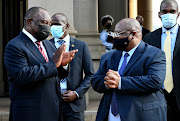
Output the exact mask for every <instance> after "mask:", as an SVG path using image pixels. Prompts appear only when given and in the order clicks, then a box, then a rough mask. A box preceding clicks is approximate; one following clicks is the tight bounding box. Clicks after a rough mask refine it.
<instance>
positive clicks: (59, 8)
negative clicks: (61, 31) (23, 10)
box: [27, 0, 77, 38]
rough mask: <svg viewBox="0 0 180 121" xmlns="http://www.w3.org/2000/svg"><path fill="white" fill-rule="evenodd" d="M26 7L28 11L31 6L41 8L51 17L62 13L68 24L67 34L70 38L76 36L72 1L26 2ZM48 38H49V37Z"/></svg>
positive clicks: (41, 0)
mask: <svg viewBox="0 0 180 121" xmlns="http://www.w3.org/2000/svg"><path fill="white" fill-rule="evenodd" d="M27 6H28V9H29V8H31V7H33V6H39V7H43V8H45V9H47V10H48V12H49V13H50V15H51V16H52V15H53V14H55V13H64V14H65V15H66V16H67V18H68V21H69V24H70V28H69V30H68V32H69V33H70V35H71V36H75V35H76V34H77V31H76V30H75V28H74V24H73V22H74V18H73V16H74V15H73V14H74V13H73V0H51V1H49V0H28V4H27ZM49 38H51V36H50V37H49Z"/></svg>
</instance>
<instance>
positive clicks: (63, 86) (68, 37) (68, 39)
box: [54, 34, 79, 98]
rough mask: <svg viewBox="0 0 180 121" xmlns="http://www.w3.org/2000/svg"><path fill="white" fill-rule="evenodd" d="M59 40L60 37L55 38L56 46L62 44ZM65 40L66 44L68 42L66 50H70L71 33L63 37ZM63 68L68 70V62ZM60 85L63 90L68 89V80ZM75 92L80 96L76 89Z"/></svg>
mask: <svg viewBox="0 0 180 121" xmlns="http://www.w3.org/2000/svg"><path fill="white" fill-rule="evenodd" d="M59 40H60V39H59V38H54V42H55V43H54V44H55V46H56V48H58V47H59V46H60V44H59V42H58V41H59ZM63 40H64V41H65V44H66V52H69V45H70V36H69V34H68V35H67V36H66V37H65V38H63ZM63 68H64V69H65V70H67V68H68V64H67V65H66V66H63ZM60 86H61V92H65V91H67V80H65V81H63V82H60ZM74 92H75V93H76V95H77V97H78V98H79V94H78V93H77V92H76V91H74Z"/></svg>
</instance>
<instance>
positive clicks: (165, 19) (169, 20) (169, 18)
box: [161, 13, 177, 28]
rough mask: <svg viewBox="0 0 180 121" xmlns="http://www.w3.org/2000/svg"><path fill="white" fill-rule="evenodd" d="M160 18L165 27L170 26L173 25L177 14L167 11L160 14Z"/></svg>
mask: <svg viewBox="0 0 180 121" xmlns="http://www.w3.org/2000/svg"><path fill="white" fill-rule="evenodd" d="M161 20H162V24H163V26H164V27H165V28H172V27H173V26H174V25H176V20H177V14H171V13H168V14H164V15H161Z"/></svg>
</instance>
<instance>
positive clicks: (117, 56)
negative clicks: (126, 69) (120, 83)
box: [111, 50, 122, 71]
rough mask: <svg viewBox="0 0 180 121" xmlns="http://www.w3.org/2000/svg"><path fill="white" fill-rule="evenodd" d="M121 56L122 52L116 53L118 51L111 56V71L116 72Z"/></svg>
mask: <svg viewBox="0 0 180 121" xmlns="http://www.w3.org/2000/svg"><path fill="white" fill-rule="evenodd" d="M121 56H122V51H118V50H117V51H116V52H115V53H114V55H113V56H112V61H111V69H112V70H114V71H118V65H119V61H120V59H121Z"/></svg>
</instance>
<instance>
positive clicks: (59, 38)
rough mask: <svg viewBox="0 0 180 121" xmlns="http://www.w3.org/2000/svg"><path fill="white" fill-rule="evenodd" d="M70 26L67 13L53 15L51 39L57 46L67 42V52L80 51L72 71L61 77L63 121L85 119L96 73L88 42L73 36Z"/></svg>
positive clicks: (71, 63)
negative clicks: (91, 86) (89, 92)
mask: <svg viewBox="0 0 180 121" xmlns="http://www.w3.org/2000/svg"><path fill="white" fill-rule="evenodd" d="M69 26H70V25H69V23H68V18H67V17H66V15H65V14H63V13H56V14H54V15H53V16H52V17H51V33H52V36H53V37H54V38H52V39H51V40H50V41H51V42H52V43H53V44H54V45H55V47H56V48H59V46H61V44H62V43H65V44H66V52H68V51H71V50H76V49H78V53H76V55H75V57H74V59H73V60H72V61H71V62H70V63H69V65H70V67H71V70H70V73H69V74H68V76H67V77H66V78H65V79H63V80H61V79H60V86H61V92H62V98H63V105H62V107H63V111H62V115H63V116H62V117H63V121H84V110H85V109H86V98H85V93H86V92H87V90H88V89H89V87H90V85H91V82H90V80H91V78H92V76H93V75H94V67H93V63H92V58H91V55H90V52H89V49H88V46H87V44H86V43H85V42H83V41H80V40H77V39H75V38H73V37H71V36H70V35H69V33H68V31H67V30H68V29H69ZM64 68H66V66H64ZM83 74H84V76H83Z"/></svg>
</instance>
